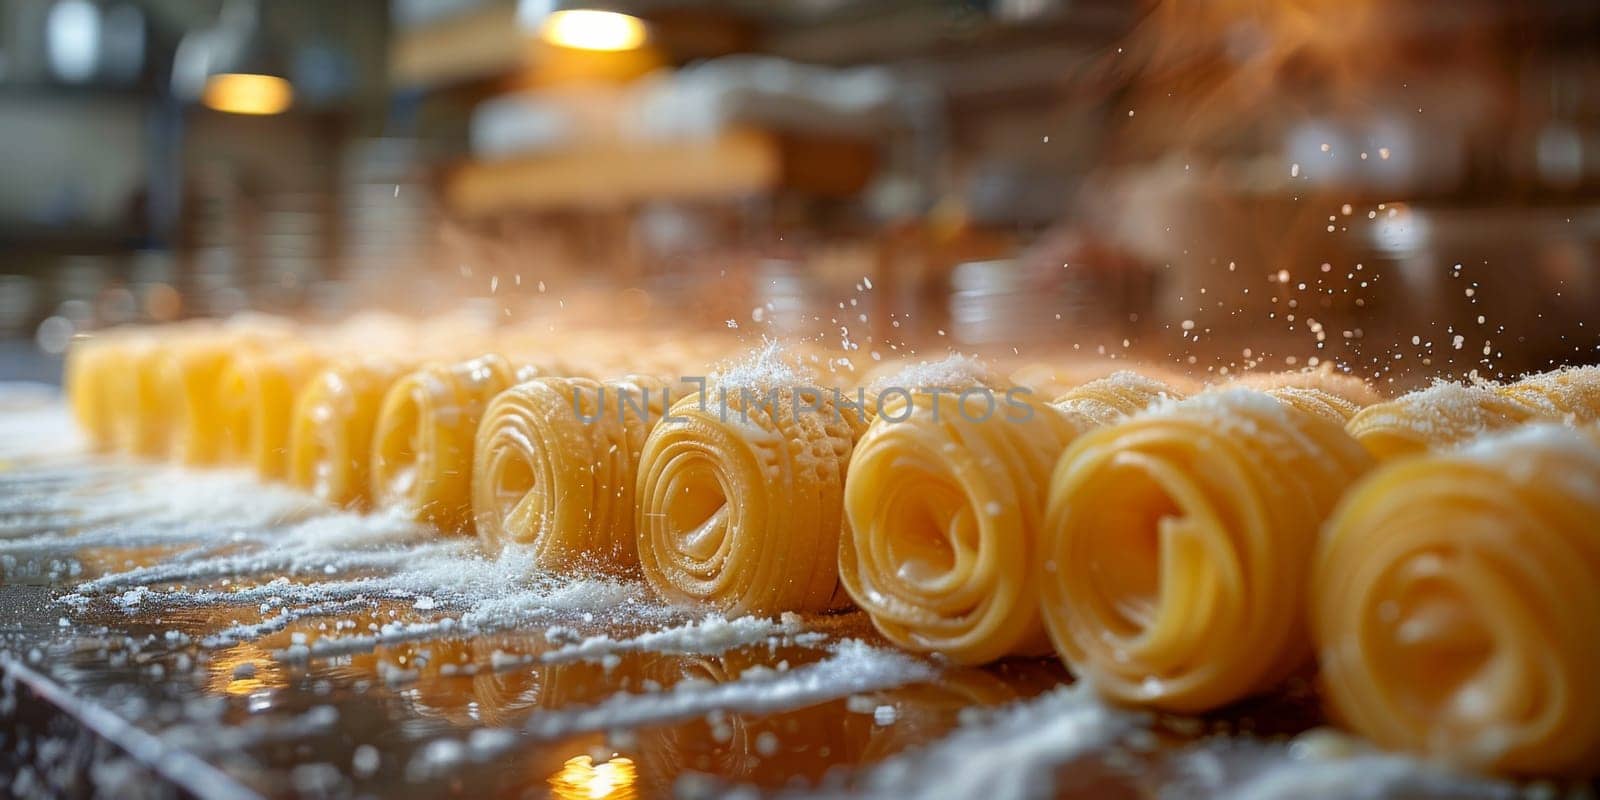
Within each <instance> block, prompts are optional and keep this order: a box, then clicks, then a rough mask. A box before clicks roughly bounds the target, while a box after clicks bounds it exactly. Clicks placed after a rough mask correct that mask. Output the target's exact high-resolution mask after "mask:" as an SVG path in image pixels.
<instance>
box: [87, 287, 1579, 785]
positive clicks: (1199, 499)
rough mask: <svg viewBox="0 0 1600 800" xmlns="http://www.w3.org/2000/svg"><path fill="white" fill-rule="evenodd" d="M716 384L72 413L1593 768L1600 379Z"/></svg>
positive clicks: (442, 336) (240, 372) (1139, 678)
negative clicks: (1313, 695)
mask: <svg viewBox="0 0 1600 800" xmlns="http://www.w3.org/2000/svg"><path fill="white" fill-rule="evenodd" d="M730 352H731V351H730V345H729V343H727V342H726V341H725V340H722V339H717V338H712V337H706V336H692V335H688V334H675V335H671V336H666V335H661V334H660V333H659V332H658V333H656V334H653V335H650V336H642V335H640V334H638V333H637V332H634V333H627V332H619V333H616V334H610V335H598V334H592V333H590V334H584V335H581V336H579V335H567V336H561V335H557V334H555V333H552V332H550V331H548V330H545V331H540V330H535V329H526V330H509V331H507V330H500V331H489V330H485V329H481V328H477V327H473V326H470V325H466V324H464V323H462V322H461V321H459V320H449V319H444V320H434V321H430V322H420V323H414V322H404V321H400V320H395V319H393V318H387V317H367V318H358V319H356V320H352V321H350V322H347V323H345V324H342V325H338V326H333V327H328V328H310V327H305V326H295V325H289V324H285V323H280V322H276V321H271V320H261V319H250V320H244V321H238V320H236V321H232V322H227V323H217V322H196V323H186V324H181V325H174V326H165V327H157V328H137V329H123V330H116V331H111V332H105V333H102V334H100V335H96V336H93V337H89V338H85V339H81V340H80V341H78V342H77V343H76V344H75V346H74V347H73V349H72V351H71V353H70V357H69V362H68V374H67V380H68V386H69V400H70V403H71V406H72V409H73V411H74V414H75V416H76V418H77V420H78V421H79V423H80V424H81V426H82V428H83V430H84V431H85V433H86V437H87V438H88V439H89V440H90V441H91V442H92V443H93V444H94V445H95V446H97V447H100V448H103V449H108V450H121V451H125V452H128V453H132V454H136V455H140V456H147V457H155V456H166V457H171V458H174V459H177V460H180V461H182V462H184V463H188V464H196V465H200V464H248V465H250V466H251V467H253V468H254V469H255V470H256V471H257V472H259V474H260V475H261V477H263V478H265V479H273V480H287V481H289V482H291V483H293V484H295V485H298V486H300V487H303V488H304V489H306V490H308V491H310V492H313V493H315V494H316V495H318V496H320V497H322V498H325V499H326V500H327V501H328V502H330V503H334V504H337V505H340V506H345V507H356V508H368V507H374V506H378V507H387V508H391V509H400V510H402V511H404V512H405V513H409V514H412V515H414V516H415V517H416V518H418V519H420V520H425V521H428V522H431V523H433V524H435V525H437V526H438V528H439V529H440V530H441V532H442V535H447V534H451V533H457V532H459V533H463V534H470V533H473V532H475V533H476V535H477V536H478V537H479V538H480V539H481V541H482V543H483V544H484V545H485V547H486V549H488V550H490V551H491V552H498V549H499V548H501V547H504V546H508V545H510V546H519V547H526V548H532V549H533V551H534V552H535V553H536V554H537V559H536V560H537V562H538V564H539V565H540V567H541V568H543V569H546V570H550V571H578V570H600V571H605V572H610V573H620V574H629V575H641V576H642V577H643V578H644V579H645V580H646V581H647V582H648V583H649V584H650V585H651V586H652V587H654V589H655V590H656V591H657V592H659V593H660V594H661V595H662V596H663V597H665V598H667V599H669V600H672V601H675V602H694V603H703V604H709V605H711V606H715V607H717V608H720V609H722V610H724V611H726V612H730V613H776V612H782V611H800V612H827V611H832V610H839V609H846V608H850V607H852V606H853V607H856V608H859V609H861V610H862V611H864V612H865V613H866V614H867V615H868V616H869V617H870V618H871V619H872V621H873V623H874V624H875V625H876V627H877V628H878V630H879V631H881V632H882V633H883V635H884V636H886V637H887V638H888V639H890V640H892V641H893V642H895V643H896V644H898V645H900V646H902V647H905V648H908V649H910V650H914V651H919V652H927V653H937V654H940V655H941V656H943V657H945V658H947V659H949V660H951V661H954V662H958V663H963V664H977V663H984V662H988V661H992V660H995V659H999V658H1003V657H1007V656H1015V655H1036V654H1045V653H1049V652H1051V651H1052V650H1053V651H1054V652H1055V653H1057V654H1059V655H1060V657H1061V658H1062V659H1063V661H1064V662H1065V663H1066V664H1067V665H1068V667H1069V668H1070V669H1071V670H1072V671H1073V672H1074V673H1075V674H1076V675H1078V676H1079V677H1080V678H1085V679H1088V680H1089V681H1091V682H1092V684H1093V685H1094V686H1095V687H1096V689H1097V690H1098V691H1099V692H1101V693H1102V694H1103V695H1105V696H1107V697H1108V698H1110V699H1112V700H1114V701H1116V702H1120V703H1125V704H1132V705H1139V706H1147V707H1152V708H1158V709H1164V710H1169V711H1176V712H1186V713H1187V712H1200V711H1205V710H1209V709H1214V708H1217V707H1220V706H1224V705H1227V704H1229V703H1232V702H1234V701H1237V700H1239V699H1241V698H1244V697H1248V696H1251V695H1255V694H1259V693H1262V692H1265V691H1269V690H1271V689H1272V688H1274V687H1275V686H1277V685H1278V684H1280V683H1281V682H1282V681H1284V680H1285V679H1286V678H1288V677H1290V676H1291V675H1293V674H1296V673H1299V672H1302V671H1305V670H1307V669H1308V668H1311V667H1313V666H1315V667H1317V668H1319V671H1320V682H1321V685H1322V686H1323V693H1324V696H1325V698H1326V700H1327V702H1328V704H1329V706H1330V710H1331V712H1332V713H1333V715H1334V716H1335V717H1336V718H1337V719H1339V720H1341V721H1343V722H1344V723H1346V724H1348V725H1349V726H1350V727H1352V728H1354V729H1355V730H1356V731H1358V732H1360V733H1362V734H1364V735H1366V736H1368V737H1370V738H1372V739H1373V740H1375V741H1377V742H1378V743H1380V744H1382V745H1385V746H1389V747H1393V748H1399V749H1404V750H1409V751H1413V752H1418V753H1423V754H1427V755H1431V756H1436V757H1441V758H1445V759H1448V760H1451V761H1454V762H1458V763H1463V764H1466V765H1468V766H1472V767H1477V768H1488V769H1494V770H1499V771H1504V772H1509V773H1516V774H1592V773H1593V772H1595V771H1596V769H1597V768H1600V715H1596V714H1594V713H1593V711H1594V709H1595V708H1600V433H1597V431H1596V429H1595V428H1594V427H1593V426H1592V425H1591V423H1592V422H1593V421H1594V420H1596V419H1597V417H1600V368H1580V369H1567V370H1560V371H1556V372H1551V373H1547V374H1543V375H1536V376H1531V377H1528V378H1525V379H1522V380H1520V381H1517V382H1514V383H1507V384H1495V383H1488V382H1482V381H1474V382H1468V383H1444V382H1441V383H1437V384H1435V385H1434V386H1433V387H1431V388H1429V389H1426V390H1423V391H1419V392H1415V393H1412V394H1408V395H1403V396H1400V397H1398V398H1394V399H1388V400H1384V399H1383V398H1381V397H1380V396H1379V395H1378V394H1377V393H1376V392H1375V391H1374V389H1373V388H1372V387H1370V386H1369V385H1367V384H1366V383H1364V382H1363V381H1361V380H1359V379H1357V378H1354V377H1352V376H1349V375H1343V374H1339V373H1336V372H1333V371H1331V370H1328V369H1323V370H1320V371H1311V372H1298V373H1277V374H1269V375H1253V376H1250V377H1247V378H1244V379H1241V380H1236V381H1233V382H1232V383H1229V384H1227V385H1223V386H1212V387H1198V386H1194V385H1191V384H1189V383H1188V382H1187V381H1185V380H1183V379H1181V378H1176V377H1173V376H1170V375H1160V374H1157V373H1156V372H1155V371H1147V372H1145V373H1144V374H1134V373H1131V372H1118V373H1114V374H1109V375H1106V374H1104V373H1101V377H1097V378H1094V379H1092V380H1084V379H1083V376H1084V375H1086V374H1091V373H1084V372H1082V370H1081V369H1079V370H1078V372H1077V373H1076V376H1077V377H1076V379H1075V378H1074V370H1075V369H1078V368H1077V367H1072V366H1067V367H1060V366H1059V365H1058V366H1056V367H1052V366H1050V365H1041V364H1032V365H1028V366H1025V367H1022V368H1021V369H1012V370H1010V371H1003V370H999V369H996V368H993V367H986V366H984V365H982V364H980V363H979V362H976V361H974V360H972V359H966V358H961V357H952V358H949V359H945V360H942V361H937V362H931V363H930V362H921V363H909V362H907V363H899V364H895V365H890V366H878V367H877V368H876V369H873V370H866V371H857V370H855V369H854V368H853V367H852V366H851V365H850V363H849V362H848V361H847V360H846V359H841V358H832V357H830V356H829V355H827V354H825V353H822V352H821V351H818V350H811V349H808V348H806V347H804V346H800V347H795V348H788V349H780V348H777V347H775V346H772V345H770V343H769V346H767V347H766V348H763V349H762V350H761V351H760V352H758V353H756V354H754V355H746V356H744V357H743V358H741V359H738V360H732V361H723V362H722V366H721V367H720V368H718V369H716V370H714V371H712V372H711V373H710V374H708V375H706V376H705V377H703V378H696V377H695V376H696V373H695V371H696V370H701V369H704V365H707V364H711V363H715V362H717V361H718V359H726V358H728V356H729V355H730ZM486 353H487V354H488V355H485V354H486ZM1013 366H1015V365H1013ZM612 376H623V377H612ZM841 387H843V389H842V390H841ZM1068 387H1070V388H1068ZM1058 392H1059V393H1058Z"/></svg>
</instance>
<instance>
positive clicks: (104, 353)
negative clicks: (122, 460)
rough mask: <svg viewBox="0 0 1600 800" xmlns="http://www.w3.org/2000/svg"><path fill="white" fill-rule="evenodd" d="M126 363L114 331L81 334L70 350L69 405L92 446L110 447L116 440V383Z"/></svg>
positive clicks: (68, 355) (97, 448)
mask: <svg viewBox="0 0 1600 800" xmlns="http://www.w3.org/2000/svg"><path fill="white" fill-rule="evenodd" d="M122 366H123V357H122V348H121V346H120V342H119V340H118V336H117V334H114V333H101V334H96V335H93V336H79V337H77V338H75V339H74V340H73V341H72V346H71V348H69V349H68V350H67V362H66V367H65V369H64V377H65V381H64V382H65V383H66V392H67V405H68V407H69V408H70V409H71V411H72V418H73V420H74V421H75V422H76V423H77V424H78V428H79V429H80V430H82V431H83V434H84V437H85V439H86V440H87V442H88V444H89V446H90V447H91V448H92V449H95V450H110V449H111V448H112V446H113V445H114V444H115V443H116V429H117V427H118V424H119V423H118V419H117V417H118V413H117V407H116V400H115V398H116V387H115V383H116V382H117V381H118V377H117V373H118V370H119V369H120V368H121V367H122Z"/></svg>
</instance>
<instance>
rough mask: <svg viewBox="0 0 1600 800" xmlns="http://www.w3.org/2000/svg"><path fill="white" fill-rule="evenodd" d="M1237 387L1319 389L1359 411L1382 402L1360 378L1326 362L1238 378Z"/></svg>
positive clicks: (1247, 374)
mask: <svg viewBox="0 0 1600 800" xmlns="http://www.w3.org/2000/svg"><path fill="white" fill-rule="evenodd" d="M1232 385H1234V386H1240V387H1244V388H1248V389H1256V390H1259V391H1263V392H1272V391H1274V390H1277V389H1316V390H1318V391H1321V392H1325V393H1327V394H1330V395H1332V396H1334V397H1337V398H1339V399H1340V400H1343V401H1345V402H1346V403H1349V404H1353V405H1354V406H1356V407H1357V408H1365V407H1367V406H1370V405H1376V404H1377V403H1381V402H1383V396H1382V395H1380V394H1378V391H1377V390H1376V389H1374V388H1372V385H1371V384H1369V383H1367V382H1366V381H1364V380H1362V379H1361V378H1359V377H1357V376H1355V375H1350V374H1348V373H1344V372H1337V371H1335V370H1334V369H1333V365H1332V364H1330V363H1328V362H1323V364H1322V365H1321V366H1319V367H1316V368H1313V369H1303V370H1298V371H1292V372H1250V373H1246V374H1244V375H1241V376H1239V377H1238V378H1235V379H1234V380H1233V382H1232Z"/></svg>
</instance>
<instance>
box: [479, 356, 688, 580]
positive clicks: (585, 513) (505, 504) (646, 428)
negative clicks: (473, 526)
mask: <svg viewBox="0 0 1600 800" xmlns="http://www.w3.org/2000/svg"><path fill="white" fill-rule="evenodd" d="M673 391H677V395H678V397H680V398H681V397H683V395H684V393H683V392H682V391H681V390H676V389H675V387H674V388H669V385H668V384H667V383H666V382H664V381H662V380H660V379H658V378H653V377H648V376H638V375H635V376H628V377H626V378H619V379H616V380H608V381H605V382H603V383H602V382H599V381H595V380H592V379H589V378H538V379H535V380H532V381H528V382H525V383H520V384H517V385H516V386H513V387H511V388H509V389H507V390H506V391H504V392H502V393H501V394H500V395H499V396H498V397H496V398H495V399H494V401H493V402H492V403H490V404H489V408H488V410H487V411H486V412H485V413H484V416H483V420H482V422H480V423H479V425H478V433H477V444H476V446H475V448H474V455H473V459H474V461H473V469H472V475H473V478H472V509H473V517H474V519H475V520H476V523H477V531H478V537H479V538H480V539H481V540H483V542H484V544H486V545H488V546H489V548H490V549H491V550H498V549H500V547H501V546H503V545H505V544H507V543H515V544H518V545H525V546H528V547H530V548H532V549H533V551H534V553H535V557H534V560H535V563H536V564H537V565H538V566H540V567H542V568H545V569H548V570H552V571H555V570H563V571H564V570H572V569H576V568H580V567H581V568H587V569H593V570H598V571H603V572H624V573H626V572H634V571H636V570H637V569H638V564H639V546H638V543H637V541H636V539H635V534H634V524H635V520H634V506H635V502H634V491H635V488H636V486H635V484H636V483H637V480H638V473H639V452H640V450H641V449H643V447H644V441H645V437H646V436H647V435H648V434H649V433H650V430H651V429H652V428H653V427H655V425H656V424H657V423H658V422H660V421H661V417H662V415H663V413H664V412H665V410H666V408H665V406H664V403H666V402H667V401H668V400H669V393H670V392H673Z"/></svg>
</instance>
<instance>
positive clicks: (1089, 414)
mask: <svg viewBox="0 0 1600 800" xmlns="http://www.w3.org/2000/svg"><path fill="white" fill-rule="evenodd" d="M1182 399H1183V393H1182V392H1181V391H1180V390H1178V389H1176V388H1173V386H1172V385H1171V384H1169V383H1167V382H1165V381H1161V380H1157V379H1156V378H1151V377H1148V376H1145V375H1140V374H1138V373H1135V372H1114V373H1112V374H1110V375H1107V376H1106V377H1104V378H1101V379H1099V380H1094V381H1089V382H1088V383H1085V384H1083V385H1081V386H1079V387H1077V388H1075V389H1071V390H1069V391H1067V392H1066V393H1065V394H1063V395H1061V396H1060V397H1058V398H1057V399H1056V401H1055V402H1054V403H1052V405H1054V406H1055V407H1056V408H1058V409H1060V410H1062V411H1064V412H1066V413H1068V414H1071V415H1074V416H1077V417H1079V418H1080V419H1082V420H1084V421H1086V422H1087V423H1088V425H1087V426H1085V427H1090V426H1097V425H1110V424H1111V423H1113V422H1118V421H1121V420H1122V419H1123V418H1124V417H1127V416H1130V415H1132V414H1137V413H1139V412H1140V411H1143V410H1145V409H1147V408H1149V407H1150V406H1151V404H1153V403H1156V402H1159V401H1161V400H1182ZM1052 466H1053V465H1052Z"/></svg>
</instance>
